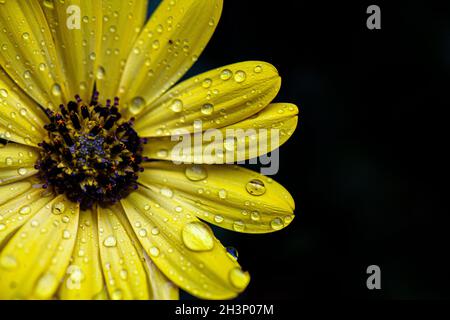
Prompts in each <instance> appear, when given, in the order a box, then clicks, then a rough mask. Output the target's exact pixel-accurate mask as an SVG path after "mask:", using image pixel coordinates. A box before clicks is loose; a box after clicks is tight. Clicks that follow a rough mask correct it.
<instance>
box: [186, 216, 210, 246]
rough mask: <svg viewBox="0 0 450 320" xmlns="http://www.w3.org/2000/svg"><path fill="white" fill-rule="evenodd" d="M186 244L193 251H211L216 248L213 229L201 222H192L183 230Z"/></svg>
mask: <svg viewBox="0 0 450 320" xmlns="http://www.w3.org/2000/svg"><path fill="white" fill-rule="evenodd" d="M182 239H183V243H184V245H185V246H186V247H187V248H188V249H190V250H192V251H209V250H212V249H213V248H214V238H213V235H212V231H211V229H210V228H209V227H208V226H207V225H205V224H204V223H201V222H190V223H188V224H186V225H185V226H184V228H183V231H182Z"/></svg>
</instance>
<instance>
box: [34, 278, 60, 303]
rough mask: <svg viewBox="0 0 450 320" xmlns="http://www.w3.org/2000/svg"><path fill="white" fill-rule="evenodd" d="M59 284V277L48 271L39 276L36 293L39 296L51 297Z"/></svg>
mask: <svg viewBox="0 0 450 320" xmlns="http://www.w3.org/2000/svg"><path fill="white" fill-rule="evenodd" d="M57 285H58V279H57V278H56V277H55V275H54V274H53V273H50V272H48V273H46V274H44V275H43V276H41V277H40V278H39V280H38V282H37V284H36V287H35V290H34V293H35V294H36V296H37V297H39V298H49V297H51V296H52V294H53V292H54V290H55V288H56V286H57Z"/></svg>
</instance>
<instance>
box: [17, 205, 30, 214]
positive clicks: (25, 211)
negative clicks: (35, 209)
mask: <svg viewBox="0 0 450 320" xmlns="http://www.w3.org/2000/svg"><path fill="white" fill-rule="evenodd" d="M19 213H20V214H22V215H27V214H30V213H31V207H30V206H23V207H22V208H20V210H19Z"/></svg>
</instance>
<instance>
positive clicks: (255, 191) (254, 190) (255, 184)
mask: <svg viewBox="0 0 450 320" xmlns="http://www.w3.org/2000/svg"><path fill="white" fill-rule="evenodd" d="M245 189H247V192H248V193H250V194H251V195H254V196H261V195H263V194H264V193H266V186H265V185H264V182H262V181H261V180H259V179H253V180H250V181H249V182H248V183H247V184H246V186H245Z"/></svg>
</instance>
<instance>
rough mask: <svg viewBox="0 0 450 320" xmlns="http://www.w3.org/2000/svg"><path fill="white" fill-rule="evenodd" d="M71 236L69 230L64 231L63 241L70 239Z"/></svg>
mask: <svg viewBox="0 0 450 320" xmlns="http://www.w3.org/2000/svg"><path fill="white" fill-rule="evenodd" d="M70 236H71V234H70V231H69V230H64V231H63V239H66V240H67V239H70Z"/></svg>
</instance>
